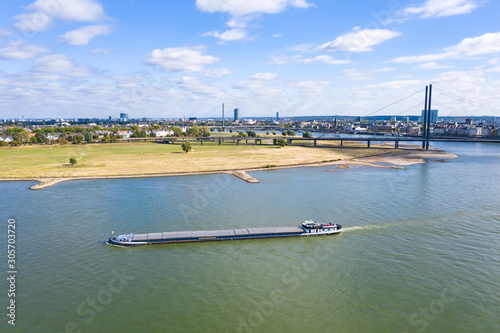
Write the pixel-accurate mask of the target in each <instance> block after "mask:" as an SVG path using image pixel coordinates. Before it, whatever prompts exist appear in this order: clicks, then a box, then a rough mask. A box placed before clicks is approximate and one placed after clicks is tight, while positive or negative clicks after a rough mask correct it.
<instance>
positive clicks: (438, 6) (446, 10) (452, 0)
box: [403, 0, 479, 18]
mask: <svg viewBox="0 0 500 333" xmlns="http://www.w3.org/2000/svg"><path fill="white" fill-rule="evenodd" d="M477 7H479V4H478V3H477V1H476V0H427V1H426V2H425V3H424V4H423V5H422V6H420V7H416V6H410V7H406V8H405V9H404V10H403V14H404V15H418V16H419V17H421V18H428V17H443V16H453V15H460V14H468V13H470V12H472V11H473V10H474V9H476V8H477Z"/></svg>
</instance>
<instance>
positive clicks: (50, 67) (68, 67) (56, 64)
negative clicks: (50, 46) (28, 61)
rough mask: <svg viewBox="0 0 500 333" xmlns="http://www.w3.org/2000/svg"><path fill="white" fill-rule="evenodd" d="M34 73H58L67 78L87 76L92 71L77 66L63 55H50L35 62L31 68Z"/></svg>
mask: <svg viewBox="0 0 500 333" xmlns="http://www.w3.org/2000/svg"><path fill="white" fill-rule="evenodd" d="M31 70H32V71H34V72H41V73H58V74H63V75H68V76H89V75H92V71H91V70H90V69H89V68H88V67H85V66H78V65H76V64H75V63H74V62H73V61H71V59H70V58H68V56H67V55H65V54H51V55H48V56H44V57H41V58H38V59H36V60H35V63H34V64H33V66H32V67H31Z"/></svg>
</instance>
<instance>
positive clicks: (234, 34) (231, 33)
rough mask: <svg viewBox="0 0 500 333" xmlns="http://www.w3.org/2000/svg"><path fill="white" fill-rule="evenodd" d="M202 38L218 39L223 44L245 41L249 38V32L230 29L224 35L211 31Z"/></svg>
mask: <svg viewBox="0 0 500 333" xmlns="http://www.w3.org/2000/svg"><path fill="white" fill-rule="evenodd" d="M202 36H212V37H216V38H219V39H220V41H221V42H222V43H223V42H231V41H235V40H240V39H243V38H245V37H246V36H247V31H246V30H245V29H230V30H226V31H224V32H222V33H220V32H219V31H209V32H206V33H204V34H203V35H202Z"/></svg>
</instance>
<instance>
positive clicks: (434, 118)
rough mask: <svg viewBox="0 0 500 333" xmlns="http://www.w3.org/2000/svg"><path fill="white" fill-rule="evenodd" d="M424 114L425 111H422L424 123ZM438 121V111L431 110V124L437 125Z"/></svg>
mask: <svg viewBox="0 0 500 333" xmlns="http://www.w3.org/2000/svg"><path fill="white" fill-rule="evenodd" d="M424 112H425V110H422V121H424V119H425V117H424ZM437 121H438V110H431V116H430V121H429V122H430V123H431V124H432V123H436V122H437Z"/></svg>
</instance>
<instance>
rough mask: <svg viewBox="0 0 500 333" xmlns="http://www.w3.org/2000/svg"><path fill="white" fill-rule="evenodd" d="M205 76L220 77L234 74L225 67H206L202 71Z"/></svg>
mask: <svg viewBox="0 0 500 333" xmlns="http://www.w3.org/2000/svg"><path fill="white" fill-rule="evenodd" d="M204 74H205V76H207V77H221V76H226V75H231V74H234V73H233V72H231V71H230V70H229V69H227V68H215V69H206V70H205V72H204Z"/></svg>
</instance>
